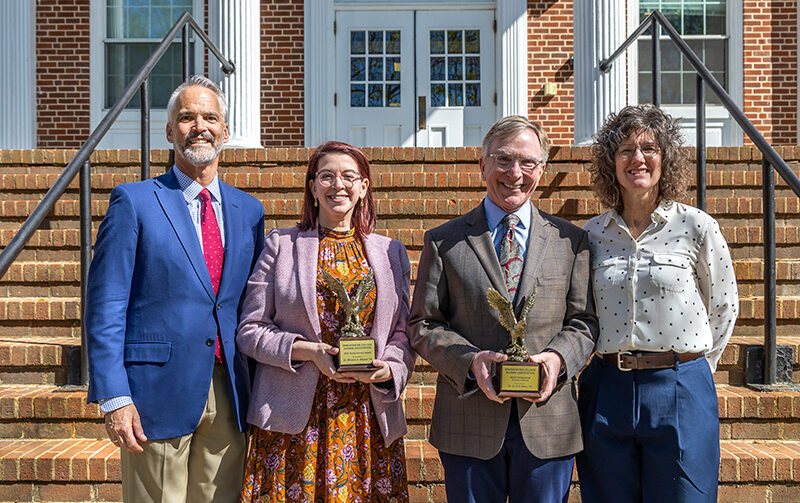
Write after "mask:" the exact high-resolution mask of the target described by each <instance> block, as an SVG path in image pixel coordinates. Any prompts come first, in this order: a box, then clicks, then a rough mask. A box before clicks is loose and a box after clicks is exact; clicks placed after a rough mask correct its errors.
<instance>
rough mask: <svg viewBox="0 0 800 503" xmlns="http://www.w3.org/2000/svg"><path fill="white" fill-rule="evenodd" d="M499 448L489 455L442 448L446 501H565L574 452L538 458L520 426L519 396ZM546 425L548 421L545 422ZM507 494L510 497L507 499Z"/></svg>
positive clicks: (474, 502) (457, 502) (503, 502)
mask: <svg viewBox="0 0 800 503" xmlns="http://www.w3.org/2000/svg"><path fill="white" fill-rule="evenodd" d="M512 400H515V402H514V404H513V405H512V407H511V418H510V419H509V421H508V428H507V429H506V437H505V441H504V442H503V447H502V448H501V449H500V452H499V453H497V455H495V456H494V457H493V458H490V459H478V458H473V457H469V456H457V455H455V454H447V453H446V452H442V451H439V458H440V459H441V460H442V466H443V467H444V485H445V491H446V493H447V501H448V502H452V503H506V501H508V502H509V503H522V502H525V503H559V502H561V503H566V501H567V497H568V493H569V483H570V480H571V479H572V467H573V464H574V460H573V457H572V456H566V457H562V458H553V459H539V458H537V457H536V456H534V455H533V454H531V452H530V451H529V450H528V448H527V447H526V446H525V441H524V440H523V439H522V431H521V430H520V427H519V415H518V412H517V404H516V400H517V399H516V398H512ZM541 426H542V428H547V424H544V423H543V424H542V425H541ZM506 498H508V499H506Z"/></svg>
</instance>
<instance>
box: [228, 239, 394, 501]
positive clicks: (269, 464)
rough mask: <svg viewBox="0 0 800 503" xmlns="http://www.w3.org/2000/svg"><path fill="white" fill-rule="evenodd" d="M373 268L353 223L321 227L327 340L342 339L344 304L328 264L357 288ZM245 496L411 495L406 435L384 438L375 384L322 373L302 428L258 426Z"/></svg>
mask: <svg viewBox="0 0 800 503" xmlns="http://www.w3.org/2000/svg"><path fill="white" fill-rule="evenodd" d="M368 268H369V264H368V263H367V259H366V256H365V255H364V249H363V246H362V244H361V240H360V239H358V237H357V236H356V235H355V231H354V230H352V229H351V230H350V231H347V232H337V231H332V230H328V229H322V228H321V229H320V243H319V257H318V267H317V309H318V310H319V313H320V328H321V330H322V334H321V335H322V341H323V342H325V343H327V344H330V345H335V344H336V343H337V341H338V339H339V336H338V328H339V324H340V322H339V320H340V319H341V317H342V312H341V309H339V306H338V302H337V300H336V296H335V295H334V294H333V292H331V291H330V290H328V288H327V287H326V286H325V285H324V283H323V281H322V277H321V274H322V270H327V271H328V272H329V273H330V274H331V275H333V276H334V277H335V278H338V279H339V280H340V281H342V282H343V283H344V284H345V287H346V288H347V289H348V291H349V292H350V294H351V295H352V294H354V293H355V289H356V288H357V286H358V283H359V282H360V281H361V279H362V278H363V277H364V276H365V275H366V274H367V271H368ZM375 297H376V293H375V288H374V287H373V288H372V290H371V291H370V292H369V293H368V294H367V296H366V298H365V301H364V306H363V308H362V309H361V312H360V313H359V317H360V319H361V323H362V324H363V325H364V330H365V332H366V333H367V334H369V333H370V330H371V329H372V321H373V317H374V314H375V313H374V312H375ZM306 365H313V363H311V362H308V363H306ZM241 501H242V502H276V503H277V502H280V503H284V502H287V503H289V502H319V503H323V502H324V503H334V502H336V503H344V502H353V503H368V502H388V503H395V502H397V503H400V502H407V501H408V482H407V478H406V462H405V453H404V448H403V439H402V438H401V439H398V440H396V441H395V442H394V443H392V444H391V445H390V446H389V447H386V446H385V445H384V441H383V435H382V434H381V431H380V429H379V427H378V422H377V419H376V417H375V413H374V411H373V410H372V404H371V403H370V390H369V385H368V384H365V383H362V382H356V383H338V382H336V381H333V380H332V379H328V378H327V377H325V376H324V375H322V374H320V376H319V381H318V382H317V391H316V395H315V396H314V402H313V405H312V408H311V416H310V417H309V419H308V424H307V425H306V427H305V429H304V430H303V431H301V432H300V433H297V434H295V435H290V434H285V433H278V432H271V431H265V430H262V429H260V428H256V427H254V426H253V427H251V433H250V449H249V452H248V456H247V466H246V469H245V478H244V487H243V489H242V498H241Z"/></svg>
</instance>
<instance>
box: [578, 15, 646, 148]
mask: <svg viewBox="0 0 800 503" xmlns="http://www.w3.org/2000/svg"><path fill="white" fill-rule="evenodd" d="M636 3H637V4H638V1H637V2H636ZM625 4H626V2H625V0H581V1H580V2H574V3H573V26H574V30H573V31H574V48H575V49H574V50H575V66H574V68H575V144H576V145H585V144H588V143H591V141H592V135H593V134H594V133H595V132H596V131H597V130H598V129H599V128H600V126H601V125H602V123H603V121H604V120H605V119H606V117H607V116H608V114H610V113H612V112H617V111H619V110H620V109H621V108H622V107H624V106H625V105H626V104H627V103H626V93H625V90H626V85H625V83H626V74H627V72H626V58H625V55H621V56H620V57H619V58H617V60H616V61H614V64H613V66H612V67H611V70H610V71H609V72H608V73H601V72H600V68H599V67H600V60H601V59H604V58H607V57H608V56H610V55H611V53H612V52H613V51H615V50H616V49H617V48H618V47H619V46H620V45H622V43H623V42H624V41H625V38H627V33H628V30H627V26H626V21H625V19H626V16H625V13H626V10H627V9H626V5H625ZM637 11H638V9H637ZM628 52H631V51H630V49H629V51H628Z"/></svg>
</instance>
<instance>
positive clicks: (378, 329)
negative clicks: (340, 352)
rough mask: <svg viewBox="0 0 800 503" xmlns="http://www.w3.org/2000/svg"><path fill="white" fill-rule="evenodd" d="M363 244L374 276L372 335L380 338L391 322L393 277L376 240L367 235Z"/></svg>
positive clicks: (386, 332) (362, 240) (387, 260)
mask: <svg viewBox="0 0 800 503" xmlns="http://www.w3.org/2000/svg"><path fill="white" fill-rule="evenodd" d="M361 242H362V243H364V253H365V254H366V255H367V262H369V265H370V267H372V271H373V273H374V274H375V296H376V300H375V316H374V317H373V320H374V321H373V324H372V334H373V336H372V337H373V338H375V336H382V335H383V334H387V335H388V333H389V327H388V324H389V323H391V322H392V318H393V316H392V312H391V309H393V306H392V303H391V302H390V299H391V298H392V293H393V291H394V276H393V274H392V269H391V265H390V264H389V258H388V256H387V254H386V250H385V249H384V248H383V247H382V246H380V243H379V241H378V240H377V239H375V238H373V237H372V234H368V235H366V236H364V237H363V238H362V239H361Z"/></svg>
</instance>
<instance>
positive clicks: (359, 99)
mask: <svg viewBox="0 0 800 503" xmlns="http://www.w3.org/2000/svg"><path fill="white" fill-rule="evenodd" d="M364 103H366V93H365V92H364V84H350V106H351V107H363V106H364Z"/></svg>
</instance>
